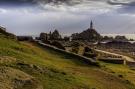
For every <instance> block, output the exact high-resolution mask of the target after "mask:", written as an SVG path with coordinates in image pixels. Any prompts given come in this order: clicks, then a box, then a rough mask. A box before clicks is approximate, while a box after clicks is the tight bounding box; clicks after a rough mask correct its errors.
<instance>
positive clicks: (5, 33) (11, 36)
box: [0, 26, 17, 40]
mask: <svg viewBox="0 0 135 89" xmlns="http://www.w3.org/2000/svg"><path fill="white" fill-rule="evenodd" d="M0 35H3V36H6V37H7V38H11V39H15V40H16V39H17V37H16V35H14V34H12V33H9V32H6V28H4V27H1V26H0Z"/></svg>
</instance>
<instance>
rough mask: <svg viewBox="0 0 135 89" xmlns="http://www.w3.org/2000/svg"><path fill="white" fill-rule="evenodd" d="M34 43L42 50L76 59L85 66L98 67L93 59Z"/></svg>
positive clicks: (39, 42) (38, 42)
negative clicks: (52, 51) (49, 50)
mask: <svg viewBox="0 0 135 89" xmlns="http://www.w3.org/2000/svg"><path fill="white" fill-rule="evenodd" d="M36 43H37V44H38V45H40V46H42V47H44V48H47V49H51V50H54V51H57V52H59V53H62V54H64V55H69V56H70V57H72V58H76V59H78V60H80V61H82V62H84V63H86V64H90V65H95V66H99V64H98V63H97V62H96V61H95V60H94V59H91V58H87V57H84V56H80V55H78V54H74V53H71V52H67V51H65V50H61V49H58V48H56V47H54V46H51V45H48V44H44V43H42V42H41V41H36Z"/></svg>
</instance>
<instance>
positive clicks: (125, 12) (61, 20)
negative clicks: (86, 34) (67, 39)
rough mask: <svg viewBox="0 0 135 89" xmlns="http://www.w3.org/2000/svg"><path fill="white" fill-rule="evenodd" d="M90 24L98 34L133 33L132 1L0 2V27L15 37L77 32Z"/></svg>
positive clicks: (133, 3)
mask: <svg viewBox="0 0 135 89" xmlns="http://www.w3.org/2000/svg"><path fill="white" fill-rule="evenodd" d="M90 20H93V21H94V25H95V28H96V29H97V31H98V32H100V33H104V34H106V33H117V34H119V33H121V34H125V33H135V0H0V25H1V26H4V27H6V28H7V30H8V31H9V32H13V33H15V34H17V35H38V34H39V33H40V32H49V31H50V30H52V31H53V30H54V29H58V30H59V31H60V32H61V33H63V34H71V33H73V32H81V31H82V30H85V29H87V28H88V27H89V23H90Z"/></svg>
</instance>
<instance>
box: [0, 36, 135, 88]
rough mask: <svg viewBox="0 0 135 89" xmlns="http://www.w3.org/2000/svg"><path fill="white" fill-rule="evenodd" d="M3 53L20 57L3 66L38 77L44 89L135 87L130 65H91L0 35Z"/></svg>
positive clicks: (0, 49)
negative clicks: (14, 61)
mask: <svg viewBox="0 0 135 89" xmlns="http://www.w3.org/2000/svg"><path fill="white" fill-rule="evenodd" d="M0 56H10V57H14V58H16V59H17V61H16V63H10V64H9V63H8V64H0V65H1V66H9V67H12V68H16V69H19V70H21V71H23V72H25V73H27V74H29V75H31V76H33V77H35V78H36V79H37V80H38V81H39V82H40V83H41V85H43V87H44V89H63V88H64V89H135V86H134V85H133V84H135V82H134V81H133V79H132V78H133V76H132V77H131V76H130V75H135V72H134V71H133V70H130V69H129V68H128V67H126V66H123V65H113V64H105V63H101V64H102V67H101V68H99V67H94V66H90V65H87V64H84V63H82V62H81V61H78V60H77V59H76V58H72V57H70V56H68V55H65V54H62V53H58V52H55V51H53V50H50V49H46V48H42V47H40V46H38V45H36V44H35V43H29V42H17V41H14V40H11V39H7V38H4V37H0ZM122 70H123V71H122ZM110 71H111V72H110ZM112 71H114V72H115V73H114V72H112ZM119 74H123V75H124V78H120V77H119V76H118V75H119ZM130 77H131V78H130ZM127 80H129V81H130V82H127Z"/></svg>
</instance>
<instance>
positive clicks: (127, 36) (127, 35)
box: [101, 34, 135, 40]
mask: <svg viewBox="0 0 135 89" xmlns="http://www.w3.org/2000/svg"><path fill="white" fill-rule="evenodd" d="M101 35H102V36H109V37H115V36H117V35H120V36H125V37H126V38H128V39H133V40H135V34H101Z"/></svg>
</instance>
